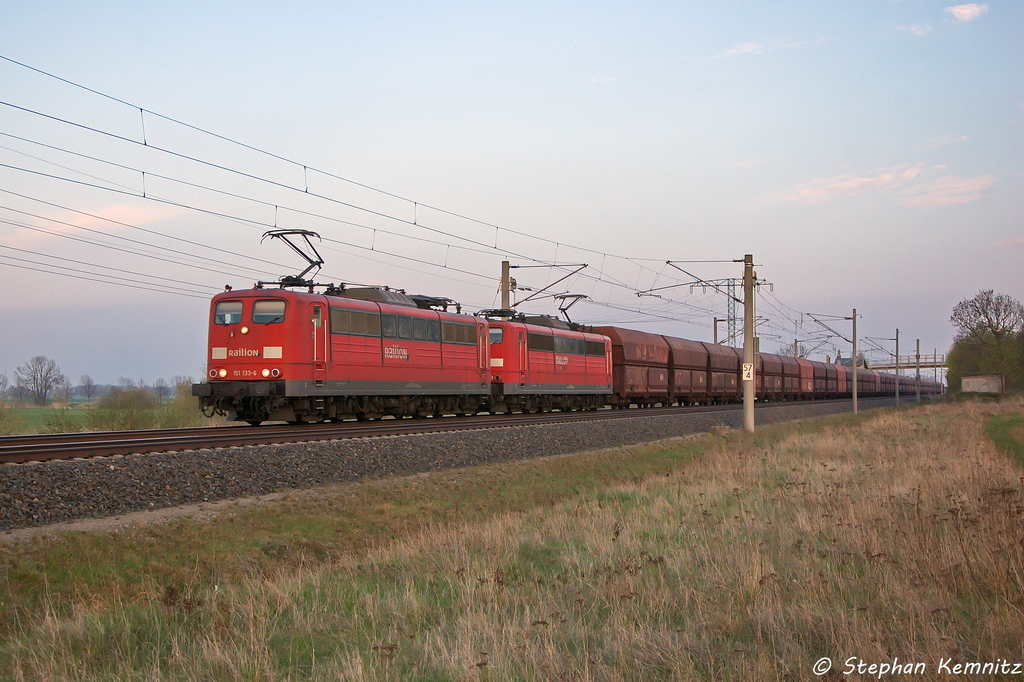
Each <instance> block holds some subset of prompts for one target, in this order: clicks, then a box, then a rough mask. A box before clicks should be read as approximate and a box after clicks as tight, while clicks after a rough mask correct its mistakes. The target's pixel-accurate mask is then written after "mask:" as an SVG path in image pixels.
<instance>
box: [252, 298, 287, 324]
mask: <svg viewBox="0 0 1024 682" xmlns="http://www.w3.org/2000/svg"><path fill="white" fill-rule="evenodd" d="M280 322H284V301H282V300H280V299H277V300H272V301H256V302H255V303H253V305H252V323H253V324H278V323H280Z"/></svg>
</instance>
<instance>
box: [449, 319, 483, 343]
mask: <svg viewBox="0 0 1024 682" xmlns="http://www.w3.org/2000/svg"><path fill="white" fill-rule="evenodd" d="M441 338H442V340H443V341H444V342H445V343H460V344H466V345H470V346H475V345H476V325H475V324H461V323H459V322H442V323H441Z"/></svg>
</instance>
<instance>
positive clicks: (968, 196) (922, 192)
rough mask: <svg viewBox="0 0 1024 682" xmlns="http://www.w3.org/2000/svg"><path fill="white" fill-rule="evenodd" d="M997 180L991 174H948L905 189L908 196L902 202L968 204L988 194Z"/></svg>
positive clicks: (937, 204)
mask: <svg viewBox="0 0 1024 682" xmlns="http://www.w3.org/2000/svg"><path fill="white" fill-rule="evenodd" d="M994 181H995V178H993V177H992V176H991V175H978V176H975V177H973V178H960V177H959V176H956V175H947V176H944V177H941V178H939V179H938V180H934V181H932V182H925V183H922V184H920V185H914V186H913V187H908V188H907V189H906V190H904V192H903V193H904V194H905V195H906V198H904V199H903V201H902V203H904V204H907V205H908V206H949V205H951V204H966V203H967V202H969V201H975V200H977V199H981V198H983V197H985V196H988V189H989V187H991V186H992V183H993V182H994Z"/></svg>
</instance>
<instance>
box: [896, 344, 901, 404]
mask: <svg viewBox="0 0 1024 682" xmlns="http://www.w3.org/2000/svg"><path fill="white" fill-rule="evenodd" d="M899 406H900V330H899V328H897V329H896V407H899Z"/></svg>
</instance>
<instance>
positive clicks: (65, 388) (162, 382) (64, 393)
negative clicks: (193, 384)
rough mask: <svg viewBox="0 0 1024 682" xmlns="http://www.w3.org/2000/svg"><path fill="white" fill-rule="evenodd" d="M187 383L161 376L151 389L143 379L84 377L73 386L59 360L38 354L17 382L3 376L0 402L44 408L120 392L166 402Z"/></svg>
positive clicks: (0, 376) (23, 368)
mask: <svg viewBox="0 0 1024 682" xmlns="http://www.w3.org/2000/svg"><path fill="white" fill-rule="evenodd" d="M186 380H188V381H191V380H190V379H188V378H187V377H178V376H176V377H174V378H173V379H172V380H171V382H168V381H167V380H166V379H164V378H162V377H161V378H160V379H157V380H156V381H155V382H153V385H152V386H147V385H146V382H145V381H144V380H142V379H139V380H138V381H136V380H134V379H130V378H128V377H121V378H120V379H118V385H117V386H116V387H115V386H110V385H102V384H97V383H96V382H95V381H94V380H93V378H92V377H91V376H89V375H88V374H83V375H82V376H81V378H80V379H79V380H78V384H77V385H73V384H72V383H71V381H70V380H69V379H68V377H67V375H65V374H64V372H63V371H61V368H60V366H59V365H58V364H57V363H56V361H54V360H52V359H50V358H48V357H46V356H43V355H37V356H35V357H33V358H31V359H29V360H28V361H27V362H25V364H23V365H20V366H19V367H17V368H16V369H15V370H14V377H13V381H12V380H11V379H10V378H8V376H7V375H6V374H0V401H2V402H7V401H13V402H20V403H30V404H34V405H38V406H40V407H42V406H45V405H49V404H51V403H57V404H60V405H68V404H69V403H71V401H72V398H74V397H78V396H80V397H82V398H85V399H86V400H87V401H89V402H92V401H93V400H94V399H95V398H97V397H99V396H101V395H105V394H107V393H110V392H111V391H113V390H116V389H121V390H122V391H123V390H124V389H138V390H139V391H140V392H143V393H148V394H150V395H152V396H153V398H154V399H155V400H156V401H157V402H158V403H163V402H165V401H166V400H168V399H169V398H170V397H172V396H173V394H174V393H175V390H176V389H177V388H178V387H179V385H180V384H182V383H183V382H185V381H186Z"/></svg>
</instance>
